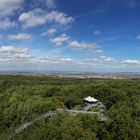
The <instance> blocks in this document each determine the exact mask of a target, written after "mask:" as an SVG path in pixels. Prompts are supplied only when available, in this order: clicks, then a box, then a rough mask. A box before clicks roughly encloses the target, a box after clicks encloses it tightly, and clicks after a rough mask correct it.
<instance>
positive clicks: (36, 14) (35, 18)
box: [19, 8, 74, 28]
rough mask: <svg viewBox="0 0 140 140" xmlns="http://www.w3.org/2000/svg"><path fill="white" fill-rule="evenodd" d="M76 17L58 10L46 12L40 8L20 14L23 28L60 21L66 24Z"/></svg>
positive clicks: (59, 22)
mask: <svg viewBox="0 0 140 140" xmlns="http://www.w3.org/2000/svg"><path fill="white" fill-rule="evenodd" d="M73 20H74V19H73V18H72V17H70V16H68V15H66V14H64V13H61V12H58V11H51V12H46V11H44V10H42V9H40V8H38V9H34V10H31V11H28V12H23V13H22V14H21V15H20V16H19V21H20V22H21V23H22V26H23V28H29V27H34V26H38V25H43V24H46V23H58V24H61V25H66V24H68V23H70V22H72V21H73Z"/></svg>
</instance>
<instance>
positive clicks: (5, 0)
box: [0, 0, 24, 16]
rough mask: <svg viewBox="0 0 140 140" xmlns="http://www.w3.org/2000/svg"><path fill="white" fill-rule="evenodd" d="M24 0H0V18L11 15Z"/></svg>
mask: <svg viewBox="0 0 140 140" xmlns="http://www.w3.org/2000/svg"><path fill="white" fill-rule="evenodd" d="M23 1H24V0H0V16H9V15H12V14H13V13H14V12H15V11H16V10H18V9H19V8H20V7H21V5H22V3H23Z"/></svg>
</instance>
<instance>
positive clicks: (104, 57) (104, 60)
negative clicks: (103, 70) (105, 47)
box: [99, 56, 113, 62]
mask: <svg viewBox="0 0 140 140" xmlns="http://www.w3.org/2000/svg"><path fill="white" fill-rule="evenodd" d="M99 60H101V61H103V62H112V61H113V58H110V57H107V56H100V58H99Z"/></svg>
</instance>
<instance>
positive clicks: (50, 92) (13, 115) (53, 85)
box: [0, 75, 140, 140]
mask: <svg viewBox="0 0 140 140" xmlns="http://www.w3.org/2000/svg"><path fill="white" fill-rule="evenodd" d="M87 96H92V97H95V98H96V99H98V100H100V101H101V102H102V103H103V104H104V105H105V106H106V108H107V110H106V112H105V115H106V116H107V117H108V120H107V121H106V122H104V123H100V122H98V121H97V118H96V116H94V115H86V114H80V115H77V116H72V115H69V114H65V113H59V114H55V115H53V116H52V117H51V118H46V119H42V120H40V121H38V122H37V123H34V124H33V125H32V126H30V127H29V128H27V129H25V130H24V131H23V132H22V133H20V134H19V135H16V136H14V138H13V139H14V140H70V139H71V140H112V139H115V140H132V139H133V140H139V139H140V133H139V132H140V80H94V79H70V78H57V77H47V76H42V77H39V76H10V75H6V76H3V75H2V76H0V140H5V139H8V138H9V136H10V135H12V134H13V133H14V130H15V129H16V128H17V127H18V126H20V125H21V124H23V123H24V122H26V121H27V120H32V119H34V118H36V117H37V116H39V115H41V114H43V113H45V112H47V111H50V110H56V109H57V108H66V109H79V108H80V107H81V106H83V98H85V97H87Z"/></svg>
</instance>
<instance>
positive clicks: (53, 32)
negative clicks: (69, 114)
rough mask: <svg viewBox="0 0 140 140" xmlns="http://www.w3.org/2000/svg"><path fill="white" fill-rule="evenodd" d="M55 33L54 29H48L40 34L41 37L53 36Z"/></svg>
mask: <svg viewBox="0 0 140 140" xmlns="http://www.w3.org/2000/svg"><path fill="white" fill-rule="evenodd" d="M56 32H57V30H56V29H54V28H51V29H49V30H48V31H46V32H43V33H42V34H41V36H53V35H54V34H55V33H56Z"/></svg>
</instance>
